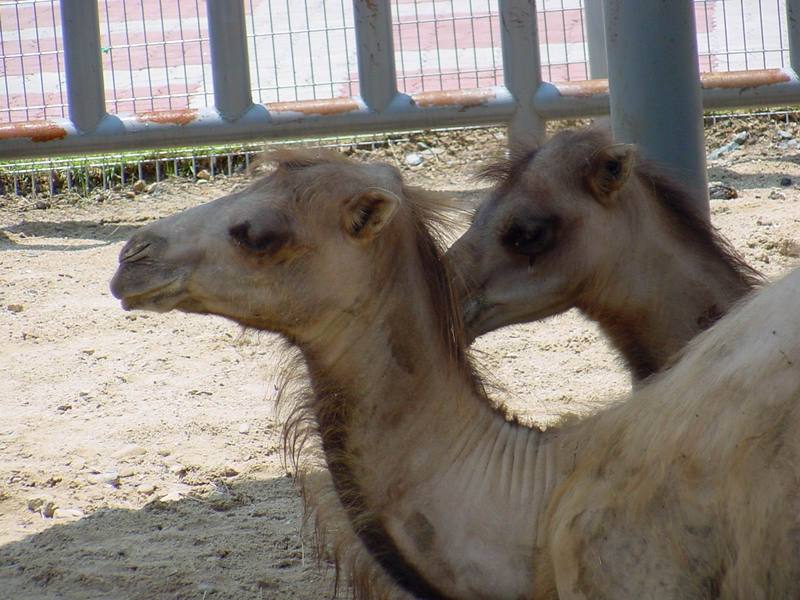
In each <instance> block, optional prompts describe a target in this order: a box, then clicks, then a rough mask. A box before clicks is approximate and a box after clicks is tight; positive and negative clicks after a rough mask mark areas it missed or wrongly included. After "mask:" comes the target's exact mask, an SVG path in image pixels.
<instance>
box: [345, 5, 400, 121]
mask: <svg viewBox="0 0 800 600" xmlns="http://www.w3.org/2000/svg"><path fill="white" fill-rule="evenodd" d="M353 11H354V14H355V22H356V46H357V48H358V85H359V88H360V89H361V98H362V99H363V100H364V103H365V104H366V105H367V106H368V107H369V109H370V110H373V111H375V112H380V111H382V110H383V109H385V108H386V107H387V106H388V105H389V103H390V102H391V101H392V99H393V98H394V97H395V96H396V95H397V74H396V71H395V66H394V43H393V41H392V12H391V8H390V7H389V2H385V1H376V0H353Z"/></svg>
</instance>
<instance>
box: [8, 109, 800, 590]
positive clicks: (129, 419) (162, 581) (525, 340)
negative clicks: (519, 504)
mask: <svg viewBox="0 0 800 600" xmlns="http://www.w3.org/2000/svg"><path fill="white" fill-rule="evenodd" d="M739 130H748V131H749V137H748V139H747V140H745V141H744V142H743V144H742V145H741V147H739V148H735V149H733V150H731V151H730V152H729V153H727V154H724V155H723V156H722V157H721V158H720V159H719V160H715V161H712V162H711V163H710V164H709V173H710V179H712V180H714V181H718V182H722V183H724V184H726V185H729V186H732V187H733V188H735V189H736V190H737V192H738V198H734V199H730V200H713V201H712V204H711V206H712V213H713V221H714V223H715V224H716V225H717V226H718V227H719V228H720V229H721V230H722V232H723V233H724V234H725V235H726V236H727V237H728V238H729V239H730V240H731V241H732V242H733V244H734V245H735V246H736V248H738V249H739V250H740V251H741V252H742V253H743V254H744V255H745V257H746V258H747V260H748V261H749V262H750V263H751V264H753V265H754V266H756V267H757V268H759V269H762V270H763V271H764V272H765V273H767V274H768V275H769V276H771V277H774V276H778V275H779V274H781V273H783V272H786V271H787V270H788V269H789V268H790V267H791V266H792V265H795V264H797V263H798V260H799V259H798V258H797V255H798V254H800V245H798V244H800V186H798V184H800V150H798V149H797V147H796V145H792V144H789V143H788V142H790V141H791V140H792V139H794V135H795V134H797V133H798V132H797V130H796V129H795V128H794V124H793V123H790V124H782V123H776V122H771V121H765V120H760V121H759V120H756V121H754V122H753V123H748V122H738V124H736V123H734V124H732V125H723V126H720V127H718V128H716V129H715V130H713V131H711V132H710V135H709V139H710V140H711V141H710V144H711V147H712V148H711V149H713V148H714V147H718V146H721V145H723V144H725V143H728V142H729V141H730V139H731V138H732V136H733V135H734V134H735V133H737V132H738V131H739ZM453 135H454V136H456V137H450V138H447V137H443V136H440V135H437V136H429V137H427V138H424V139H423V138H419V139H412V140H411V141H410V142H408V144H407V145H405V146H397V147H391V148H388V149H384V150H382V151H378V152H375V153H372V154H370V155H369V156H370V157H377V158H385V159H390V160H396V161H397V163H398V164H400V165H401V166H402V167H403V169H404V171H405V172H406V174H407V175H408V176H409V178H410V179H412V180H413V181H415V182H417V183H420V184H422V185H425V186H427V187H430V188H436V189H444V190H449V191H451V192H453V193H455V194H457V195H459V196H460V197H462V198H464V199H467V200H474V199H476V198H479V197H480V195H481V190H480V186H479V184H476V183H474V182H472V181H471V180H470V179H469V175H470V173H471V172H473V171H474V168H475V167H476V166H477V165H478V163H479V162H480V160H482V159H484V158H486V156H487V154H490V153H491V152H493V151H499V150H500V148H501V144H502V143H503V141H502V136H497V135H495V134H494V133H492V132H491V131H489V132H485V131H484V132H481V133H475V132H473V133H469V132H467V133H459V134H453ZM798 135H800V134H798ZM459 136H460V137H459ZM787 136H789V137H787ZM420 143H422V144H424V147H423V146H421V145H420ZM429 150H430V151H429ZM415 152H416V153H421V154H422V155H423V156H422V159H423V161H422V163H421V165H420V166H418V167H415V168H411V167H409V165H408V163H409V161H408V160H407V157H408V154H410V153H415ZM354 153H355V154H357V155H359V156H362V154H364V153H361V152H360V151H354ZM411 162H414V161H411ZM786 178H788V179H790V180H791V182H789V183H787V181H786ZM782 180H783V184H782ZM245 181H246V180H245V178H244V177H240V178H230V179H228V178H222V179H219V180H215V181H211V182H204V183H202V184H201V183H193V182H185V181H172V182H166V183H163V184H159V186H157V187H156V188H155V189H153V190H151V192H150V193H141V194H135V195H133V197H128V196H127V195H126V193H127V191H128V190H127V189H121V190H119V191H117V192H113V191H112V192H102V194H100V193H99V192H98V193H97V194H95V195H93V196H91V197H90V198H88V199H79V198H77V197H62V198H55V199H49V198H16V197H12V196H6V197H4V198H3V199H2V202H0V335H2V337H3V340H2V345H1V346H0V374H1V376H0V456H2V461H0V597H2V598H15V599H17V600H20V599H28V598H30V599H37V600H38V599H49V598H54V599H55V598H60V599H70V600H73V599H74V600H86V599H92V598H158V599H161V598H171V599H174V598H185V599H198V600H200V599H204V598H208V599H211V598H253V599H259V598H275V599H289V598H300V599H309V600H310V599H316V598H321V597H326V596H329V595H330V591H331V586H332V578H331V577H330V574H329V573H328V572H327V571H326V570H325V568H324V566H322V567H320V566H318V565H317V563H316V559H315V557H314V555H313V553H312V551H311V549H310V548H311V546H310V540H309V538H308V537H307V536H304V535H303V534H302V522H303V514H302V506H301V503H300V501H299V498H298V495H297V493H296V490H295V488H294V485H293V483H292V480H291V478H290V477H288V476H287V475H288V474H287V473H286V471H285V469H284V467H283V464H282V461H281V452H280V435H279V434H280V425H281V424H280V423H279V422H278V421H277V419H276V415H275V414H274V412H273V405H272V400H273V397H274V385H275V365H276V361H277V359H278V357H279V355H280V353H281V350H280V347H279V344H277V343H276V342H277V340H276V338H274V337H273V336H271V335H266V334H256V333H254V332H248V331H242V330H241V328H239V327H237V326H235V325H233V324H231V323H228V322H226V321H224V320H222V319H218V318H211V317H198V316H192V315H184V314H177V313H176V314H165V315H158V314H150V313H137V312H133V313H126V312H124V311H122V310H121V309H120V307H119V303H118V302H117V301H116V300H115V299H114V298H113V297H112V296H111V295H110V293H109V291H108V282H109V280H110V278H111V276H112V274H113V272H114V269H115V265H116V256H117V253H118V252H119V249H120V247H121V245H122V243H123V241H124V240H125V239H126V238H128V237H129V236H130V235H131V233H132V232H133V231H135V230H136V228H137V227H139V226H141V225H142V224H143V223H147V222H150V221H152V220H154V219H157V218H159V217H161V216H164V215H167V214H170V213H173V212H175V211H177V210H180V209H182V208H185V207H188V206H192V205H195V204H198V203H200V202H204V201H206V200H208V199H211V198H213V197H216V196H219V195H221V194H223V193H225V192H228V191H230V190H231V189H233V188H234V187H236V186H238V185H242V184H244V183H245ZM37 203H38V204H37ZM36 206H39V207H40V208H39V209H37V208H36ZM46 207H49V208H46ZM474 354H475V356H476V358H477V359H478V362H479V363H480V364H481V366H482V367H483V370H484V371H486V372H489V373H492V376H493V378H494V380H495V381H496V383H498V384H499V386H501V388H502V391H499V392H497V394H498V395H499V396H500V397H501V398H502V400H503V401H504V402H506V403H507V404H508V405H509V406H510V407H511V409H512V411H513V412H515V413H517V414H519V415H521V416H522V418H523V419H527V420H530V421H535V422H537V423H541V424H547V423H551V422H552V421H553V420H554V419H555V418H557V417H558V416H559V415H561V414H563V413H566V412H572V413H579V414H585V413H587V412H591V411H594V410H596V409H598V408H600V407H602V406H603V405H605V404H607V403H608V402H610V401H613V400H614V399H615V398H616V397H618V396H619V395H621V394H623V393H624V392H626V390H627V389H628V387H629V379H628V376H627V375H626V374H625V373H624V372H623V370H622V369H621V367H620V364H619V362H618V361H617V359H616V358H615V356H614V355H613V353H612V352H611V351H610V350H609V348H608V346H607V344H606V342H605V340H604V339H603V338H602V336H601V335H600V334H599V333H598V331H597V329H596V328H595V327H594V326H592V325H591V324H589V323H587V322H586V321H585V320H584V319H582V318H581V317H580V316H579V315H577V314H575V313H570V314H567V315H564V316H562V317H558V318H554V319H550V320H548V321H546V322H544V323H540V324H535V325H528V326H521V327H514V328H508V329H505V330H502V331H499V332H495V333H493V334H490V335H488V336H486V337H484V338H482V339H480V340H479V341H478V343H477V344H476V347H475V351H474Z"/></svg>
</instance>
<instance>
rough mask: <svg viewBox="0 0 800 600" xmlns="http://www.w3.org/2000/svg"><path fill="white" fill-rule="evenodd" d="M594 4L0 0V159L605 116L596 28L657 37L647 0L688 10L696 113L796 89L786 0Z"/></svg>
mask: <svg viewBox="0 0 800 600" xmlns="http://www.w3.org/2000/svg"><path fill="white" fill-rule="evenodd" d="M602 4H604V5H605V10H606V15H605V20H604V19H603V11H602V5H601V0H585V1H584V0H539V2H534V1H533V0H383V1H381V0H352V1H351V0H134V1H129V0H125V1H123V0H101V1H100V2H98V3H95V2H91V1H88V0H82V1H77V0H62V1H61V2H59V1H58V0H18V1H15V2H0V67H2V75H0V158H19V157H33V156H53V155H56V154H67V153H76V152H87V151H95V152H98V151H100V152H102V151H119V150H121V149H133V148H145V147H165V146H174V145H189V144H197V143H222V142H226V141H240V140H247V139H256V138H258V139H270V138H271V139H276V138H298V137H304V136H324V135H338V134H346V133H362V132H363V133H366V132H375V131H389V130H400V129H409V128H414V129H418V128H424V127H446V126H465V125H479V124H509V125H510V126H511V128H512V132H517V133H520V132H525V133H533V134H536V133H539V132H541V130H542V123H543V122H544V121H545V120H547V119H554V118H565V117H579V116H589V115H597V114H606V113H608V112H609V108H610V99H609V93H608V82H607V80H605V79H603V78H602V76H603V75H605V73H606V72H607V70H608V69H607V66H606V60H605V52H604V51H603V48H604V40H603V37H604V36H603V32H604V30H605V29H606V27H608V28H610V30H612V31H614V32H617V31H618V30H619V27H621V25H620V23H619V19H618V18H617V17H619V16H620V14H621V15H622V16H623V17H624V18H625V19H628V21H626V25H625V27H626V28H627V29H626V31H628V32H629V33H632V34H635V33H636V32H640V31H644V29H642V27H641V26H642V23H645V22H646V20H647V18H650V23H649V24H648V26H650V27H652V28H653V29H652V31H655V32H656V33H657V34H658V33H663V32H659V30H658V26H659V24H658V22H657V21H654V20H653V18H652V14H650V13H651V12H652V10H655V7H656V6H657V5H667V8H665V9H664V10H667V11H668V13H669V14H667V13H665V15H666V17H670V15H674V14H677V12H675V11H676V8H675V7H677V6H678V5H681V6H684V5H686V6H689V7H690V9H689V10H690V11H691V14H689V13H687V14H686V15H683V16H682V18H684V17H686V16H687V15H688V17H690V21H689V22H688V30H687V31H691V26H692V22H693V23H694V24H696V29H697V37H696V38H691V39H690V38H687V37H686V36H687V35H688V33H687V31H682V30H681V29H687V28H686V27H683V28H677V29H676V31H677V33H678V38H680V40H681V43H683V46H686V47H688V48H689V49H690V51H691V52H692V53H696V54H692V55H691V57H692V60H693V61H695V62H696V63H698V64H699V68H700V70H701V71H703V76H702V88H703V89H702V100H703V103H704V105H705V107H706V108H723V107H724V108H727V107H739V106H769V105H786V104H789V103H792V102H797V101H798V100H799V99H800V94H799V93H798V90H800V83H799V82H798V79H797V76H796V74H795V69H794V68H792V67H793V66H796V64H794V63H795V62H796V59H797V57H798V56H800V50H798V51H797V52H794V53H793V52H792V50H793V49H794V48H797V47H798V44H797V43H796V42H797V41H798V40H799V39H800V35H798V30H799V29H800V26H799V25H798V23H797V21H796V19H790V18H788V16H787V15H789V14H798V15H800V8H799V7H798V4H800V0H699V1H694V2H691V3H689V0H676V1H674V2H670V3H663V2H651V1H650V0H604V2H603V3H602ZM626 7H627V8H626ZM620 10H622V13H619V11H620ZM614 11H617V12H616V13H615V12H614ZM792 11H794V13H792ZM639 13H641V14H639ZM609 14H611V17H609ZM648 14H649V15H650V16H649V17H648ZM615 15H616V16H615ZM662 17H663V15H662ZM623 20H624V19H623ZM676 22H677V21H676ZM683 23H684V24H686V23H687V22H686V21H685V20H684V21H683ZM615 28H616V29H615ZM623 37H624V36H623ZM660 37H664V36H663V35H662V36H660ZM617 39H618V38H617V37H615V38H614V40H617ZM659 39H660V38H659V35H655V37H654V40H655V41H656V42H658V40H659ZM647 42H648V43H645V44H644V47H643V48H642V49H641V52H639V50H638V49H637V51H636V52H633V53H631V52H627V53H625V52H621V51H615V50H613V48H611V47H612V46H613V44H609V47H610V54H609V57H610V58H613V57H617V58H619V57H620V56H623V57H624V56H628V55H631V54H637V55H638V54H642V57H639V56H633V57H632V58H633V59H635V60H636V61H637V62H636V65H637V66H639V67H642V66H643V65H646V64H648V63H647V62H646V60H644V59H647V58H648V57H650V58H653V57H656V58H658V52H655V51H654V50H653V49H651V48H650V46H656V45H658V44H651V43H650V42H651V40H649V39H648V40H647ZM683 46H680V47H681V48H682V47H683ZM659 52H661V53H662V54H661V58H663V57H664V56H665V54H664V53H665V50H664V48H663V47H662V48H660V50H659ZM612 55H613V57H612ZM793 57H795V60H793ZM617 62H619V61H617ZM614 64H616V63H614V60H612V61H611V67H612V68H611V71H612V74H611V80H612V88H613V87H614V85H615V83H614V78H615V75H614ZM652 64H657V63H652ZM662 67H663V65H662ZM685 67H686V65H685V64H684V66H683V67H681V69H680V71H681V72H684V71H685V72H687V73H688V79H689V83H691V72H692V68H691V65H690V68H688V69H686V68H685ZM648 68H649V67H648ZM617 72H620V69H619V65H618V64H617ZM695 73H696V69H695ZM590 76H591V77H593V79H589V77H590ZM616 77H617V78H618V82H617V87H618V89H623V88H624V85H622V84H621V83H620V81H622V80H620V79H619V77H622V75H617V76H616ZM695 77H696V76H695ZM637 78H638V79H637V80H636V81H635V82H634V84H635V85H636V87H637V89H638V88H642V87H647V86H650V85H651V82H653V81H659V82H661V83H662V84H663V85H666V86H669V85H671V81H672V79H673V78H674V74H673V73H670V72H669V70H668V69H663V68H662V69H661V70H660V71H659V70H653V71H652V72H650V71H647V70H645V71H643V72H640V73H639V75H637ZM648 80H649V81H648ZM694 81H696V79H695V80H694ZM695 85H696V84H695ZM620 95H621V94H617V96H620ZM668 95H673V94H668ZM676 95H677V96H680V94H676ZM637 101H639V102H640V100H637ZM611 104H612V105H613V102H611ZM640 105H641V102H640ZM620 106H621V105H618V106H617V113H619V112H620V110H621V109H620ZM672 106H676V105H675V104H674V103H673V105H670V108H671V107H672ZM661 108H663V106H662V107H661ZM611 110H612V113H613V112H614V107H613V106H611ZM636 110H639V109H636ZM647 110H650V111H651V112H658V110H659V104H658V103H657V102H656V104H653V105H648V106H647V107H646V108H644V109H641V110H640V112H642V113H643V112H646V111H647ZM612 116H613V115H612Z"/></svg>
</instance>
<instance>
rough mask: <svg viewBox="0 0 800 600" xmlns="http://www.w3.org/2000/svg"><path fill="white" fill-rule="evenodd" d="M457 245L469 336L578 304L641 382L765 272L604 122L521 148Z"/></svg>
mask: <svg viewBox="0 0 800 600" xmlns="http://www.w3.org/2000/svg"><path fill="white" fill-rule="evenodd" d="M483 175H484V176H486V177H488V178H489V179H491V180H492V181H495V182H496V185H495V187H494V188H493V190H492V192H491V193H490V195H489V197H488V198H487V200H486V201H485V202H483V204H482V205H481V206H480V207H478V209H477V211H476V213H475V217H474V220H473V222H472V225H471V226H470V228H469V229H468V230H467V232H466V233H465V234H464V235H463V236H462V237H461V238H460V239H459V240H457V241H456V243H455V244H454V245H453V247H452V248H451V249H450V250H449V251H448V253H447V256H448V259H449V260H451V261H452V262H453V264H454V271H455V272H457V273H459V274H460V275H461V276H462V279H461V286H460V290H461V292H460V295H461V297H462V301H463V302H464V303H465V304H464V318H465V320H466V323H467V331H468V336H469V337H470V339H473V338H475V337H477V336H479V335H482V334H484V333H486V332H488V331H492V330H494V329H497V328H499V327H503V326H504V325H509V324H512V323H521V322H526V321H535V320H539V319H543V318H545V317H549V316H552V315H554V314H557V313H560V312H563V311H566V310H568V309H570V308H578V309H580V310H581V311H582V312H583V313H584V314H586V315H587V316H588V317H589V318H590V319H593V320H595V321H597V323H598V324H599V325H600V328H601V329H602V330H603V331H604V332H605V333H606V334H607V335H608V337H609V338H610V340H611V342H612V344H613V345H614V347H615V348H616V349H617V351H618V352H619V353H620V354H621V355H622V357H623V358H624V360H625V362H626V364H627V366H628V368H629V369H630V370H631V373H632V374H633V377H634V380H641V379H643V378H645V377H647V376H648V375H650V374H652V373H653V372H655V371H660V370H661V369H663V368H664V366H665V365H666V364H667V361H668V359H669V358H670V357H671V356H672V355H674V354H675V352H677V351H678V350H679V349H680V348H682V347H683V346H684V345H685V344H686V342H688V341H689V340H690V339H691V338H693V337H694V336H695V335H697V334H698V333H699V332H700V331H702V330H703V329H706V328H707V327H708V326H709V325H711V324H712V323H713V322H714V321H716V320H717V319H718V318H719V317H720V316H722V315H723V314H724V313H725V312H727V311H728V310H729V309H730V307H731V306H732V305H733V304H734V303H735V302H736V301H737V300H739V299H740V298H742V297H743V296H744V295H746V294H747V293H748V292H749V291H751V290H752V289H753V287H754V286H756V285H757V284H758V283H759V282H760V281H761V276H760V275H759V274H758V273H757V272H756V271H755V270H753V269H752V268H750V267H748V266H747V264H746V263H745V262H744V261H743V260H742V259H741V258H740V257H739V255H738V254H736V252H735V251H734V250H733V248H732V247H731V245H730V244H729V243H728V242H727V241H725V240H724V239H723V238H722V237H720V236H719V234H718V233H717V232H716V230H715V229H714V228H713V227H711V226H710V225H709V224H708V223H707V221H706V220H705V219H704V218H703V217H702V216H701V215H700V213H699V212H698V211H697V209H696V206H697V202H696V201H695V199H694V198H692V197H691V196H690V195H689V194H688V193H687V192H686V191H684V190H683V189H682V188H681V186H680V185H679V184H678V183H677V182H675V181H674V180H673V179H672V178H670V177H667V176H666V175H665V174H664V173H662V172H661V171H659V170H658V169H657V168H655V167H654V166H653V165H651V164H648V163H647V162H645V161H643V160H642V158H641V156H640V155H639V154H638V153H637V152H636V151H635V149H634V148H633V146H630V145H624V144H613V143H612V141H611V138H610V137H609V135H608V134H607V133H605V132H604V131H602V130H597V129H585V130H574V131H564V132H561V133H559V134H557V135H556V136H554V137H553V138H552V139H551V140H550V141H549V142H548V143H546V144H545V145H544V146H542V147H541V148H539V149H528V148H524V149H519V150H517V151H516V152H514V153H513V155H512V157H511V158H510V159H507V160H503V161H500V162H498V163H497V164H494V165H491V166H490V167H488V168H487V169H485V170H484V172H483Z"/></svg>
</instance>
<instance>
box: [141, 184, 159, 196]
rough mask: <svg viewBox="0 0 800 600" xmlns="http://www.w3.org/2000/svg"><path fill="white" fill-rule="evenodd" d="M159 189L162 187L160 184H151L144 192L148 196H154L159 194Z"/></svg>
mask: <svg viewBox="0 0 800 600" xmlns="http://www.w3.org/2000/svg"><path fill="white" fill-rule="evenodd" d="M161 187H162V186H161V184H160V183H151V184H150V185H148V186H147V187H146V188H145V191H146V192H147V193H148V194H154V195H156V194H158V193H160V192H161Z"/></svg>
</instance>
